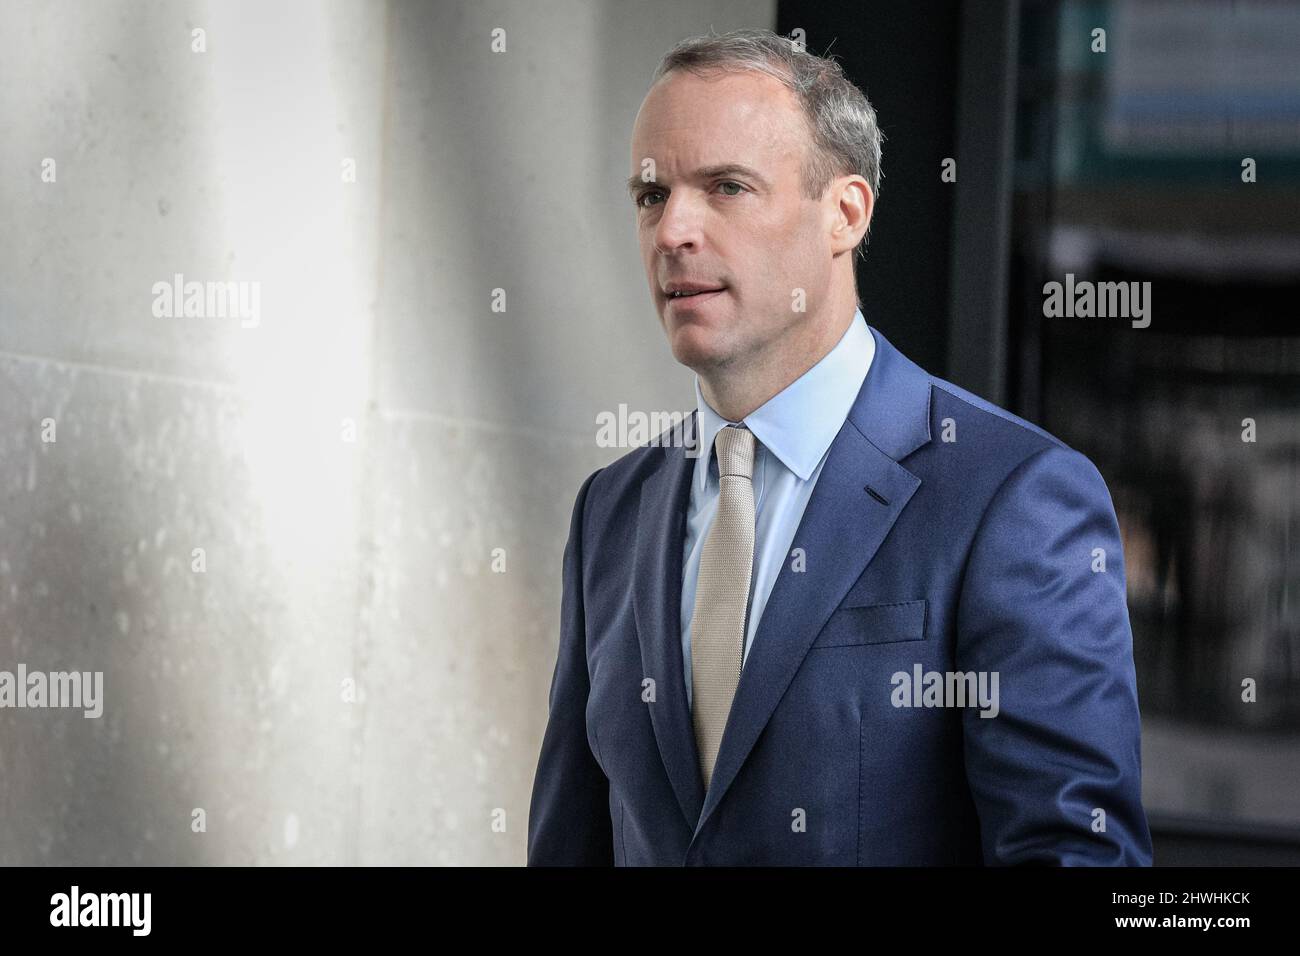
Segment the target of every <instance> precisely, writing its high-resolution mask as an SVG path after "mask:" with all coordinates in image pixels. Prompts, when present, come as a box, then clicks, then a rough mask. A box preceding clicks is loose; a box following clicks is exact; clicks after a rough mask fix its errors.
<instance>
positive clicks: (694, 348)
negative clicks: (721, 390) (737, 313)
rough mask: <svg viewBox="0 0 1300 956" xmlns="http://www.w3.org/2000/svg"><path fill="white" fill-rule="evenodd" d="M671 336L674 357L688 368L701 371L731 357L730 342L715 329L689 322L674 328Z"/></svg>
mask: <svg viewBox="0 0 1300 956" xmlns="http://www.w3.org/2000/svg"><path fill="white" fill-rule="evenodd" d="M670 336H671V337H670V345H671V347H672V352H673V358H675V359H676V360H677V361H678V362H679V363H681V364H682V365H685V366H686V367H687V368H691V369H694V370H696V371H699V370H701V369H705V368H711V367H713V366H715V365H720V364H722V363H723V362H725V361H726V360H727V359H728V358H730V357H731V349H730V348H729V343H727V342H726V341H724V339H723V338H722V336H720V335H718V333H717V330H715V329H708V328H702V327H701V326H699V325H694V324H687V325H682V326H679V327H678V328H676V329H674V330H673V331H672V332H671V333H670Z"/></svg>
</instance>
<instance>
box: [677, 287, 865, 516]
mask: <svg viewBox="0 0 1300 956" xmlns="http://www.w3.org/2000/svg"><path fill="white" fill-rule="evenodd" d="M875 352H876V340H875V338H874V337H873V336H872V334H871V330H870V329H869V328H867V320H866V319H865V318H863V315H862V310H861V309H854V312H853V321H852V322H850V323H849V327H848V329H847V330H845V332H844V335H843V336H841V337H840V341H839V342H838V344H836V346H835V347H834V348H833V349H831V350H830V351H829V352H827V353H826V354H825V355H824V356H822V358H821V361H819V362H818V363H817V364H816V365H814V366H813V367H812V368H810V369H808V371H806V372H804V373H803V375H801V376H799V378H797V379H795V380H794V381H793V382H791V383H790V384H789V385H787V386H786V387H785V388H784V389H783V390H782V391H780V392H778V393H777V394H776V395H773V396H772V397H771V398H770V399H768V400H767V402H765V403H764V404H763V405H761V406H760V407H759V408H756V409H755V410H754V411H752V412H750V413H749V414H748V415H746V416H745V419H744V422H743V424H744V425H745V427H746V428H748V429H749V430H750V431H752V432H753V433H754V437H755V438H757V439H758V440H759V441H760V442H761V443H762V444H763V446H764V447H765V448H767V449H768V450H769V451H771V452H772V454H774V455H776V457H777V458H778V459H779V460H780V461H781V463H782V464H783V465H785V467H786V468H789V469H790V471H792V472H794V473H795V474H796V475H798V476H799V479H800V480H801V481H807V480H808V479H809V478H810V477H811V476H812V473H813V471H814V469H816V467H817V463H818V462H820V461H821V460H822V456H823V455H825V454H826V449H828V448H830V446H831V442H832V441H834V440H835V436H836V435H837V434H839V430H840V427H841V426H842V425H843V424H844V420H845V419H846V418H848V415H849V410H850V409H851V408H852V407H853V402H854V400H855V399H856V398H857V397H858V392H859V391H861V389H862V382H863V380H864V379H865V378H866V376H867V370H868V369H869V368H870V367H871V360H872V359H873V358H874V356H875ZM695 404H696V408H697V409H698V412H699V416H698V417H699V437H700V442H701V445H700V447H701V448H704V449H707V452H706V454H704V455H701V456H700V457H701V459H702V460H703V464H704V467H703V468H697V469H696V483H697V485H698V487H699V490H700V491H703V490H704V488H705V486H706V485H707V483H708V478H709V467H708V466H709V462H710V460H711V459H712V457H713V441H714V439H715V438H716V437H717V434H718V432H719V431H721V430H722V429H723V428H725V427H727V426H728V425H737V424H742V423H741V422H729V421H727V420H726V419H724V418H723V417H722V416H721V415H719V414H718V413H717V412H716V411H714V410H713V408H711V407H710V406H709V403H708V402H706V401H705V400H704V395H703V393H702V392H701V391H700V379H699V376H698V375H697V376H696V377H695Z"/></svg>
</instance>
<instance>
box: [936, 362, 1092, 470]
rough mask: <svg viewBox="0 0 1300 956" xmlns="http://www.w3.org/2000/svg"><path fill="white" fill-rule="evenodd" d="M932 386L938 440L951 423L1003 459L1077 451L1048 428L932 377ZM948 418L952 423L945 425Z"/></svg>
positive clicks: (957, 437) (983, 449)
mask: <svg viewBox="0 0 1300 956" xmlns="http://www.w3.org/2000/svg"><path fill="white" fill-rule="evenodd" d="M930 383H931V385H932V386H933V389H934V400H933V403H932V408H931V414H932V418H933V422H932V429H933V434H934V435H935V436H936V437H939V438H941V439H942V436H943V434H944V428H945V425H946V424H951V425H952V426H953V427H954V428H956V429H961V428H962V426H963V425H964V426H966V427H967V430H973V431H974V433H975V434H974V435H973V436H970V437H973V438H976V439H977V442H976V443H975V444H977V446H978V450H979V451H981V452H984V453H987V452H990V451H994V452H1000V453H1001V454H1000V457H1007V458H1010V459H1013V460H1015V461H1017V462H1018V461H1020V460H1023V459H1025V458H1028V457H1030V456H1032V455H1035V454H1037V453H1038V452H1041V451H1044V450H1045V449H1047V448H1053V447H1054V448H1059V449H1062V450H1064V451H1074V449H1073V448H1071V447H1070V446H1069V445H1067V444H1066V443H1065V442H1064V441H1062V440H1061V439H1060V438H1057V437H1056V436H1055V435H1053V434H1052V433H1051V432H1049V431H1047V429H1045V428H1042V427H1040V426H1038V425H1035V424H1034V423H1033V422H1031V421H1029V420H1028V419H1025V418H1021V417H1020V416H1019V415H1016V414H1015V413H1013V412H1009V411H1007V410H1006V409H1005V408H1002V407H1001V406H999V405H994V404H993V403H992V402H990V401H988V400H987V399H984V398H980V396H978V395H976V394H974V393H973V392H968V391H967V390H966V389H964V388H962V387H960V386H958V385H954V384H953V383H952V382H948V381H945V380H944V379H941V378H935V377H933V376H931V378H930ZM945 419H949V420H951V422H950V423H945ZM963 437H966V436H962V435H961V434H960V432H958V434H956V435H954V436H953V437H952V438H951V439H950V440H951V441H953V442H954V443H955V444H957V445H960V444H961V439H962V438H963ZM969 444H970V443H968V445H969Z"/></svg>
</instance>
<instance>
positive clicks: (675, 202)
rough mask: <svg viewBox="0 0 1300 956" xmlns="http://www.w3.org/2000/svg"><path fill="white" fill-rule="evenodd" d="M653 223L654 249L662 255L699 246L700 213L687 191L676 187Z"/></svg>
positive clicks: (662, 205)
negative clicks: (656, 221) (656, 220)
mask: <svg viewBox="0 0 1300 956" xmlns="http://www.w3.org/2000/svg"><path fill="white" fill-rule="evenodd" d="M660 208H661V211H660V213H659V222H658V223H656V225H655V234H654V241H655V249H657V250H658V251H659V252H660V253H662V254H664V255H671V254H672V253H675V252H679V251H682V250H683V249H685V250H688V251H689V250H695V249H698V248H699V244H700V239H701V238H702V236H701V229H702V218H703V217H702V213H701V209H700V207H699V205H698V204H697V203H695V202H693V201H692V200H691V197H690V195H689V193H687V192H686V191H684V190H681V189H676V190H674V191H673V192H672V194H671V195H669V197H668V198H667V200H665V201H664V202H663V203H662V204H661V206H660Z"/></svg>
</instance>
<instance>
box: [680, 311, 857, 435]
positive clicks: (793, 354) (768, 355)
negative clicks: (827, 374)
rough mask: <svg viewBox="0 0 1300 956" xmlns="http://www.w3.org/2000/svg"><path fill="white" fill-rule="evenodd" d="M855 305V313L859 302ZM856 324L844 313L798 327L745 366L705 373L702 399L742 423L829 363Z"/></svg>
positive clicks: (728, 366)
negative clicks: (819, 365) (828, 358)
mask: <svg viewBox="0 0 1300 956" xmlns="http://www.w3.org/2000/svg"><path fill="white" fill-rule="evenodd" d="M853 305H854V309H856V301H854V303H853ZM846 311H847V312H848V314H847V315H846V314H845V312H846ZM855 318H856V315H855V314H854V311H853V310H846V309H839V310H837V312H836V313H835V314H833V315H829V316H827V317H826V318H825V319H822V320H812V319H810V321H808V322H805V323H803V324H802V325H799V326H797V327H796V328H795V329H794V330H792V331H791V332H790V334H789V335H787V336H785V337H784V338H783V339H781V340H780V341H778V342H776V343H773V347H772V348H770V349H768V350H767V351H766V352H762V353H759V354H757V355H754V356H747V357H746V360H745V361H744V364H743V365H741V364H740V363H739V362H729V363H727V364H726V365H722V366H716V367H714V368H709V369H705V370H703V371H700V372H699V376H700V393H701V394H702V395H703V396H704V400H705V401H707V402H708V403H709V407H711V408H712V409H713V410H714V411H716V412H717V413H718V414H719V415H721V416H722V417H723V418H725V419H726V420H727V421H729V422H738V421H741V420H742V419H744V417H745V416H746V415H748V414H749V413H750V412H752V411H754V410H755V409H757V408H761V407H762V406H763V405H764V404H766V403H767V402H768V401H769V400H770V399H771V398H772V397H773V396H775V395H779V394H780V393H781V392H783V391H785V389H786V388H788V387H789V386H790V384H791V383H792V382H794V381H796V380H798V379H799V378H800V376H802V375H803V374H804V373H805V372H807V371H808V370H809V369H810V368H812V367H813V366H814V365H816V364H817V363H818V362H820V361H821V360H822V359H823V358H825V357H826V355H827V353H829V352H830V351H831V349H833V348H835V345H836V343H838V342H839V340H840V339H842V338H843V337H844V333H845V332H846V331H848V328H849V323H850V322H852V321H853V320H854V319H855Z"/></svg>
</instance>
